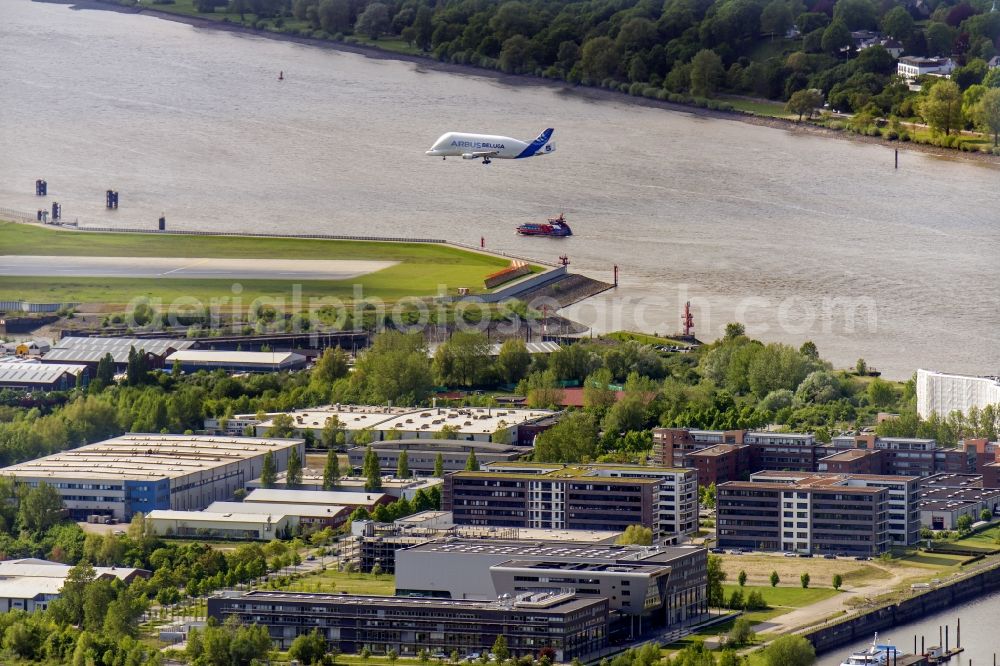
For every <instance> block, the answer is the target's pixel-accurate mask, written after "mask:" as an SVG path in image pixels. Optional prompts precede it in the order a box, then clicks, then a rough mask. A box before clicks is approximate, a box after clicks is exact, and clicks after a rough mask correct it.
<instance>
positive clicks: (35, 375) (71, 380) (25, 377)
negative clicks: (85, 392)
mask: <svg viewBox="0 0 1000 666" xmlns="http://www.w3.org/2000/svg"><path fill="white" fill-rule="evenodd" d="M89 381H90V372H89V369H88V368H87V366H86V365H82V364H79V363H38V362H36V361H33V360H32V361H26V360H24V361H22V360H10V361H8V360H6V359H5V360H3V361H0V388H9V389H19V390H24V391H67V390H69V389H71V388H74V387H75V386H77V384H79V385H80V386H86V385H87V384H88V383H89Z"/></svg>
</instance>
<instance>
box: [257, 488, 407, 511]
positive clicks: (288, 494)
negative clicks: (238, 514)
mask: <svg viewBox="0 0 1000 666" xmlns="http://www.w3.org/2000/svg"><path fill="white" fill-rule="evenodd" d="M392 500H393V498H392V497H390V496H389V495H386V494H385V493H380V492H370V493H365V492H361V493H350V492H337V491H333V490H291V489H285V488H258V489H256V490H253V491H251V492H250V494H249V495H247V496H246V498H244V500H243V504H245V505H247V506H250V505H253V504H293V505H299V504H312V505H314V506H327V507H338V508H343V507H347V508H349V509H350V510H351V511H354V509H357V508H358V507H364V508H365V509H367V510H369V511H372V510H374V509H375V507H376V506H378V505H379V504H389V503H390V502H392Z"/></svg>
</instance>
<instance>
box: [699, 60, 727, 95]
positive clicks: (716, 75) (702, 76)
mask: <svg viewBox="0 0 1000 666" xmlns="http://www.w3.org/2000/svg"><path fill="white" fill-rule="evenodd" d="M725 76H726V70H725V69H724V68H723V66H722V58H720V57H719V54H718V53H716V52H715V51H713V50H711V49H702V50H701V51H698V53H696V54H695V56H694V58H692V59H691V94H692V95H695V96H696V97H711V95H712V93H714V92H715V90H716V89H717V88H718V87H719V84H720V83H721V82H722V81H723V80H724V78H725Z"/></svg>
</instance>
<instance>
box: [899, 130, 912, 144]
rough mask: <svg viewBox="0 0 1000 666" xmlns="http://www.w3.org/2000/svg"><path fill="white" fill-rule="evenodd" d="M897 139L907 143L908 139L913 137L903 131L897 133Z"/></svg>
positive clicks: (910, 139)
mask: <svg viewBox="0 0 1000 666" xmlns="http://www.w3.org/2000/svg"><path fill="white" fill-rule="evenodd" d="M899 140H900V141H902V142H903V143H907V142H909V141H912V140H913V137H911V136H910V133H909V132H906V131H903V132H900V133H899Z"/></svg>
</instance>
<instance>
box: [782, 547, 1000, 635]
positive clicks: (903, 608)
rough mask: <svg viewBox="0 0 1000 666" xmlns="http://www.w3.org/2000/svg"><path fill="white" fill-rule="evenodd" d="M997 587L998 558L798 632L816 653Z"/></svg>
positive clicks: (917, 618) (998, 576) (999, 569)
mask: <svg viewBox="0 0 1000 666" xmlns="http://www.w3.org/2000/svg"><path fill="white" fill-rule="evenodd" d="M998 589H1000V562H997V563H994V564H993V565H992V566H990V567H989V568H986V569H983V570H982V571H977V572H976V573H973V574H970V575H967V576H963V577H961V578H958V579H956V580H955V581H953V582H947V583H943V584H941V585H939V586H938V587H935V588H933V589H930V590H923V591H920V592H918V593H916V594H914V595H913V596H911V597H909V598H908V599H904V600H903V601H899V602H896V603H893V604H891V605H889V606H883V607H881V608H876V609H872V610H870V611H866V612H863V613H860V614H858V615H853V616H851V617H849V618H847V619H844V620H841V621H839V622H835V623H832V624H826V625H823V626H821V627H814V628H811V629H807V630H806V631H803V632H800V635H801V636H803V637H805V638H807V639H808V640H809V642H810V643H812V644H813V646H814V647H815V648H816V652H817V653H821V652H825V651H828V650H833V649H835V648H839V647H843V646H844V645H849V644H851V643H856V642H859V641H863V640H866V639H871V636H872V634H873V633H874V632H876V631H882V630H885V629H889V628H891V627H895V626H899V625H901V624H907V623H909V622H913V621H915V620H919V619H920V618H922V617H925V616H927V615H930V614H932V613H935V612H937V611H942V610H946V609H948V608H951V607H953V606H955V605H957V604H961V603H964V602H966V601H970V600H972V599H975V598H976V597H980V596H983V595H985V594H988V593H990V592H993V591H995V590H998Z"/></svg>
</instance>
